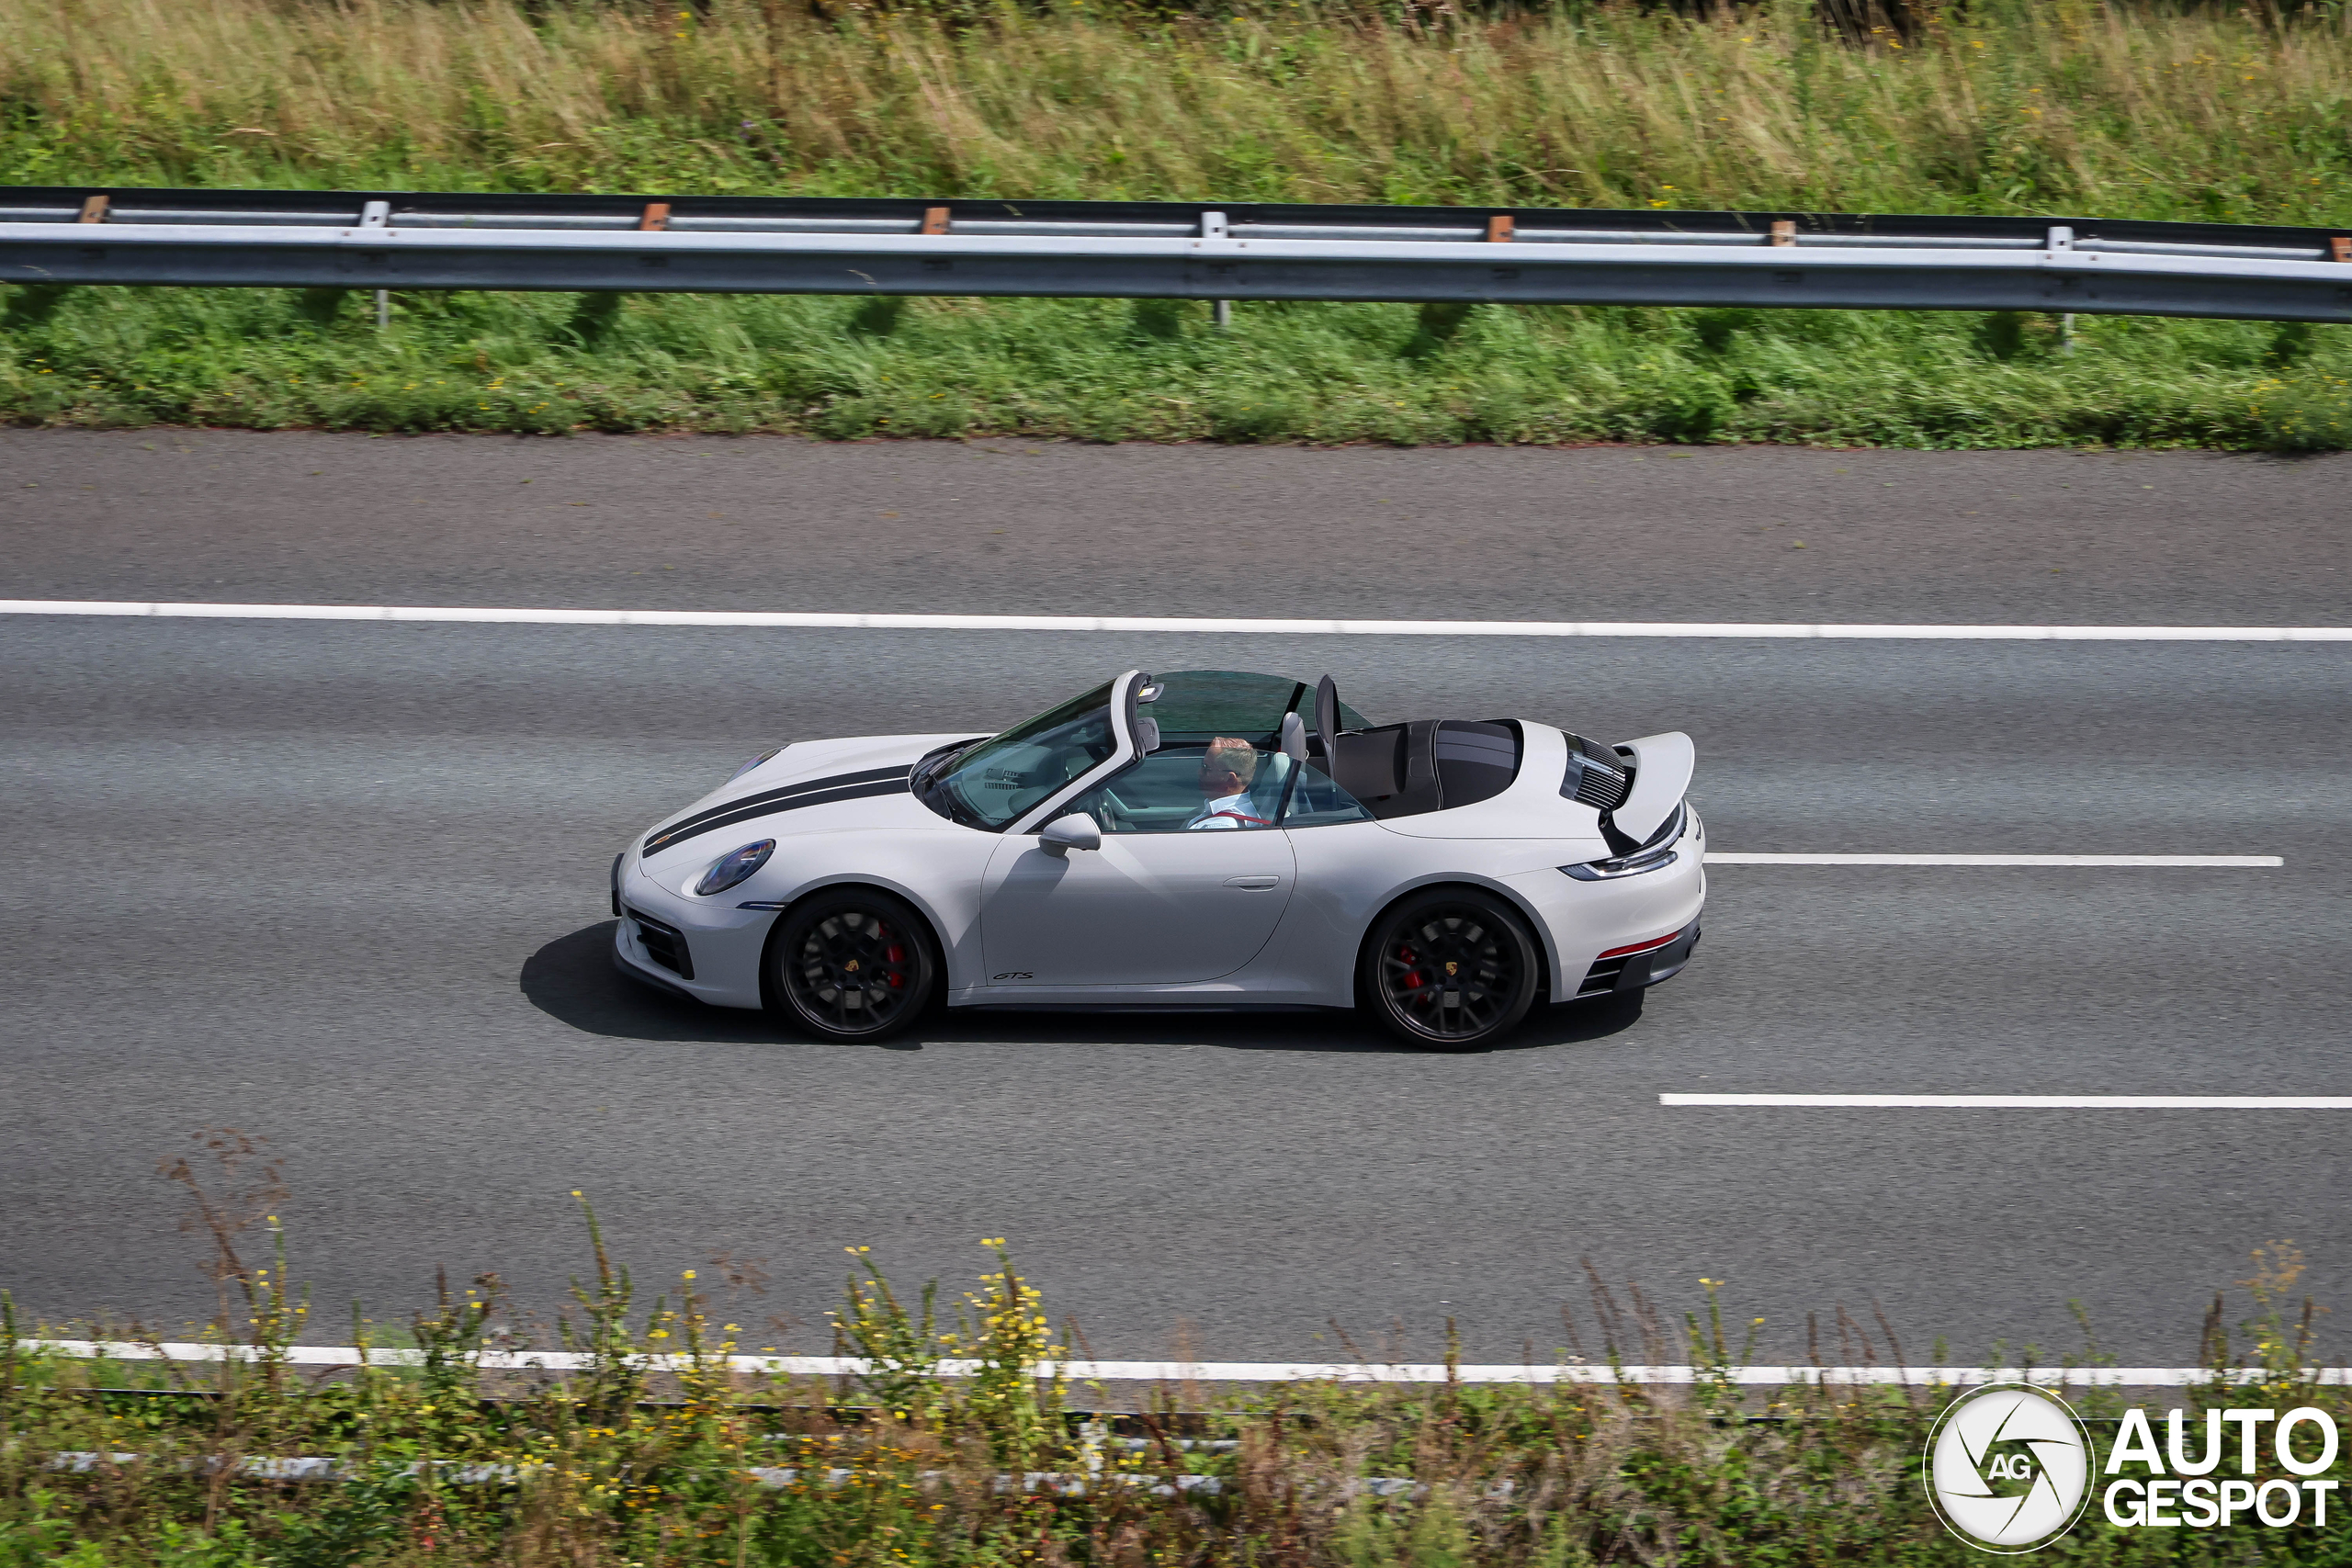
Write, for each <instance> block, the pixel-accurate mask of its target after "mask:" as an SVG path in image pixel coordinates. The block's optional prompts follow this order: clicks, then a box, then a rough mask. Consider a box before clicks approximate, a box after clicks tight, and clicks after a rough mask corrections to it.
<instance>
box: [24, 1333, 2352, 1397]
mask: <svg viewBox="0 0 2352 1568" xmlns="http://www.w3.org/2000/svg"><path fill="white" fill-rule="evenodd" d="M17 1344H18V1345H19V1346H20V1347H21V1348H24V1349H26V1350H31V1351H46V1352H49V1353H51V1354H52V1355H59V1356H71V1357H74V1358H77V1359H94V1358H97V1357H105V1358H107V1359H112V1360H119V1361H153V1360H170V1361H221V1360H228V1359H237V1360H253V1359H256V1358H257V1356H258V1354H259V1352H257V1351H256V1350H254V1348H253V1347H251V1346H248V1345H228V1346H224V1345H206V1344H187V1343H179V1344H173V1343H161V1344H159V1343H153V1342H149V1341H143V1340H142V1341H135V1342H134V1341H128V1340H90V1339H21V1340H18V1341H17ZM365 1356H366V1359H368V1361H369V1362H371V1363H372V1364H374V1365H376V1366H383V1367H401V1366H418V1365H421V1364H422V1363H423V1361H424V1352H423V1351H421V1350H404V1349H389V1348H383V1347H379V1346H371V1347H369V1348H368V1350H367V1351H366V1352H365ZM286 1359H287V1361H288V1363H290V1364H291V1365H294V1366H300V1367H352V1366H357V1365H359V1364H360V1361H361V1359H362V1352H361V1351H360V1350H359V1349H358V1348H356V1347H354V1346H350V1345H297V1346H294V1347H292V1348H290V1349H288V1351H287V1352H286ZM639 1361H640V1362H641V1363H642V1364H643V1365H645V1366H646V1367H648V1368H650V1369H653V1370H676V1369H680V1368H684V1367H689V1366H691V1365H692V1360H691V1359H690V1358H688V1357H685V1356H644V1357H639ZM593 1362H594V1357H591V1356H586V1355H581V1354H577V1353H574V1352H570V1351H560V1350H486V1351H483V1352H481V1354H480V1355H478V1356H476V1357H475V1358H474V1364H475V1365H476V1366H477V1367H479V1368H481V1369H483V1370H484V1371H528V1370H530V1369H532V1368H538V1369H540V1370H543V1371H551V1372H556V1371H582V1370H584V1369H585V1368H587V1367H588V1366H590V1365H591V1364H593ZM727 1362H728V1365H729V1367H730V1368H731V1369H733V1370H734V1371H746V1372H786V1373H791V1374H794V1375H797V1376H801V1377H854V1376H856V1375H858V1374H860V1373H862V1372H865V1371H868V1370H869V1368H868V1365H867V1363H866V1362H865V1361H864V1360H863V1359H859V1358H857V1357H854V1356H729V1357H728V1358H727ZM937 1367H938V1371H939V1373H940V1374H941V1375H942V1376H944V1377H966V1376H969V1375H970V1374H971V1373H972V1372H973V1371H977V1370H978V1367H979V1363H978V1362H977V1361H941V1362H939V1363H937ZM1038 1371H1039V1372H1040V1374H1041V1375H1046V1376H1050V1375H1052V1374H1053V1373H1054V1372H1055V1371H1059V1372H1060V1373H1061V1375H1063V1376H1064V1377H1068V1378H1072V1379H1075V1380H1078V1381H1080V1382H1084V1381H1087V1380H1090V1379H1091V1380H1096V1381H1100V1382H1407V1383H1411V1382H1447V1381H1448V1380H1449V1379H1451V1380H1452V1381H1454V1382H1481V1383H1608V1382H1631V1383H1692V1382H1702V1381H1708V1382H1711V1381H1713V1380H1714V1379H1715V1378H1717V1377H1718V1376H1728V1377H1729V1378H1730V1379H1731V1381H1732V1382H1737V1383H1746V1384H1749V1385H1751V1386H1755V1387H1764V1388H1785V1387H1788V1386H1790V1385H1792V1384H1796V1383H1809V1382H1830V1383H1892V1384H1898V1385H1900V1384H1909V1385H1911V1386H1914V1387H1932V1386H1936V1385H1962V1384H1975V1383H1985V1382H2038V1383H2042V1384H2044V1385H2047V1386H2052V1387H2056V1386H2061V1385H2065V1386H2073V1387H2082V1388H2088V1387H2100V1388H2116V1387H2126V1388H2180V1387H2186V1386H2188V1385H2190V1384H2194V1383H2203V1382H2213V1381H2215V1379H2216V1376H2217V1374H2216V1373H2215V1371H2213V1369H2212V1368H2211V1367H2031V1368H2019V1367H1883V1366H1862V1367H1818V1366H1798V1367H1733V1368H1729V1369H1727V1370H1726V1371H1718V1370H1717V1369H1715V1368H1713V1367H1685V1366H1641V1365H1635V1366H1615V1367H1612V1366H1606V1365H1602V1366H1594V1365H1592V1364H1590V1363H1588V1362H1581V1361H1570V1362H1566V1363H1555V1364H1551V1365H1521V1364H1513V1363H1510V1362H1505V1363H1501V1364H1497V1365H1484V1366H1481V1365H1465V1366H1455V1367H1449V1366H1447V1365H1446V1364H1445V1363H1444V1362H1442V1361H1391V1362H1372V1363H1366V1362H1361V1361H1064V1362H1061V1363H1060V1364H1059V1365H1058V1367H1057V1366H1056V1365H1055V1364H1054V1363H1050V1362H1048V1363H1045V1364H1042V1365H1041V1366H1040V1367H1039V1368H1038ZM2269 1375H2270V1374H2268V1373H2267V1372H2264V1371H2260V1370H2259V1369H2255V1370H2244V1369H2230V1370H2227V1371H2222V1373H2220V1374H2218V1376H2219V1377H2220V1379H2221V1380H2222V1381H2224V1382H2258V1381H2260V1380H2261V1379H2262V1378H2264V1377H2267V1376H2269ZM2304 1376H2305V1377H2306V1378H2308V1379H2310V1380H2312V1381H2314V1382H2322V1383H2327V1384H2331V1385H2336V1386H2342V1385H2344V1384H2346V1383H2352V1368H2343V1367H2324V1368H2307V1369H2305V1371H2304Z"/></svg>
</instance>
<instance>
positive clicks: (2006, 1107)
mask: <svg viewBox="0 0 2352 1568" xmlns="http://www.w3.org/2000/svg"><path fill="white" fill-rule="evenodd" d="M1657 1102H1658V1103H1659V1104H1660V1105H1762V1106H1801V1107H1802V1106H1826V1107H1854V1108H1860V1109H1864V1110H1892V1111H2352V1094H1661V1095H1659V1096H1658V1097H1657Z"/></svg>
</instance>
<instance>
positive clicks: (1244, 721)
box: [1149, 670, 1364, 749]
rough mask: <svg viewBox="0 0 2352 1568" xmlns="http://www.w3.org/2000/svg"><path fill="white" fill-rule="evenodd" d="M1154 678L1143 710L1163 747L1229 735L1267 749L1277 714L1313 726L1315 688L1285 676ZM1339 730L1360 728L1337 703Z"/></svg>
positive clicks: (1236, 673) (1180, 674)
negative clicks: (1155, 685)
mask: <svg viewBox="0 0 2352 1568" xmlns="http://www.w3.org/2000/svg"><path fill="white" fill-rule="evenodd" d="M1158 680H1159V685H1160V693H1159V700H1158V701H1157V702H1155V703H1153V704H1152V705H1151V707H1150V710H1149V711H1150V714H1151V716H1152V717H1153V718H1155V719H1157V720H1158V721H1159V736H1160V739H1161V740H1162V741H1163V742H1165V743H1168V744H1175V743H1178V742H1182V741H1199V742H1202V743H1206V742H1208V741H1210V740H1214V739H1216V738H1217V737H1218V736H1220V735H1235V736H1240V737H1242V738H1244V739H1249V740H1250V741H1252V742H1254V743H1255V744H1257V745H1258V746H1259V747H1260V748H1261V749H1263V748H1270V747H1272V746H1273V745H1274V744H1275V742H1276V741H1277V739H1279V738H1280V736H1281V733H1282V730H1281V726H1282V722H1283V715H1284V714H1286V713H1295V714H1297V715H1298V716H1300V717H1301V718H1303V719H1305V720H1306V722H1307V724H1308V725H1310V726H1312V725H1313V723H1314V722H1315V688H1314V687H1313V686H1310V685H1308V684H1307V683H1306V682H1304V681H1294V680H1292V679H1291V678H1290V677H1289V676H1287V675H1260V674H1256V673H1254V672H1252V671H1246V670H1179V671H1176V672H1175V673H1174V674H1172V675H1161V676H1159V677H1158ZM1340 728H1341V729H1362V728H1364V717H1363V715H1362V714H1360V713H1358V712H1356V710H1355V709H1353V708H1351V707H1350V706H1348V705H1347V704H1345V703H1341V704H1340Z"/></svg>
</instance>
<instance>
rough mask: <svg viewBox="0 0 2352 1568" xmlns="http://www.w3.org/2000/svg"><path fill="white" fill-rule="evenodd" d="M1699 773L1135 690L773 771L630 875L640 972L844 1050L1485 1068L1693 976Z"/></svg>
mask: <svg viewBox="0 0 2352 1568" xmlns="http://www.w3.org/2000/svg"><path fill="white" fill-rule="evenodd" d="M1691 763H1692V753H1691V740H1690V738H1689V737H1688V736H1685V735H1681V734H1667V735H1653V736H1649V737H1647V738H1645V739H1640V740H1633V741H1628V742H1626V743H1625V744H1624V745H1622V746H1604V745H1600V744H1596V743H1595V742H1593V741H1590V740H1587V739H1583V738H1582V737H1580V736H1577V735H1572V734H1569V733H1567V732H1566V731H1564V730H1560V729H1555V728H1552V727H1551V726H1548V725H1543V724H1535V723H1531V722H1528V721H1526V720H1521V719H1479V720H1470V719H1424V720H1421V721H1419V722H1416V723H1408V724H1387V725H1372V724H1368V723H1366V722H1365V721H1364V719H1363V716H1360V715H1359V714H1357V713H1356V712H1354V711H1353V710H1352V709H1351V708H1349V707H1347V706H1345V705H1342V704H1341V703H1340V700H1339V696H1338V694H1337V692H1336V690H1335V689H1334V687H1333V684H1332V682H1331V678H1330V677H1329V676H1328V675H1327V676H1325V677H1324V678H1323V680H1322V682H1320V683H1319V684H1318V685H1317V686H1308V685H1306V683H1305V682H1298V681H1291V680H1286V679H1283V678H1281V677H1278V676H1272V675H1256V674H1247V673H1242V672H1238V671H1224V670H1188V671H1182V672H1179V673H1177V674H1172V675H1150V674H1147V673H1145V672H1144V671H1139V670H1131V671H1127V672H1126V673H1125V674H1124V675H1121V676H1119V677H1118V678H1117V679H1116V680H1114V681H1109V682H1104V683H1103V684H1102V685H1100V686H1097V687H1095V688H1094V689H1093V690H1092V691H1091V692H1087V693H1085V694H1082V695H1080V696H1076V697H1072V698H1071V699H1070V700H1069V701H1068V702H1066V703H1063V704H1061V705H1059V706H1057V707H1055V708H1053V709H1051V710H1049V711H1047V712H1046V713H1043V714H1040V715H1038V716H1036V717H1035V718H1033V719H1031V720H1030V721H1029V722H1027V723H1026V724H1022V725H1017V726H1015V727H1014V728H1011V729H1008V730H1006V731H1004V732H1003V733H1002V734H1001V735H993V736H978V737H974V736H956V735H891V736H868V737H864V738H860V739H845V740H803V741H796V742H793V743H791V744H789V745H786V746H782V747H778V748H776V749H775V750H771V751H767V752H763V753H762V754H761V755H760V756H758V757H756V758H754V759H752V761H749V762H747V763H745V764H744V765H743V767H742V768H741V770H740V771H739V772H738V773H736V775H735V776H734V777H733V778H732V779H730V780H729V781H728V783H727V784H725V785H724V786H722V787H721V788H719V789H718V790H717V791H715V792H713V793H712V794H710V795H706V796H704V797H703V798H702V799H701V800H698V801H696V802H695V804H694V805H692V806H690V807H687V808H686V809H685V810H684V811H683V812H681V813H679V814H678V815H676V816H674V817H672V818H667V819H666V820H664V821H663V822H662V823H661V824H660V825H659V826H657V827H655V828H654V829H652V830H651V831H650V832H649V833H647V834H645V835H644V836H643V837H642V838H641V839H640V840H638V841H636V842H633V843H631V844H630V845H629V846H628V848H627V849H626V850H624V851H622V852H621V853H620V855H619V856H618V857H617V858H616V860H615V861H614V863H613V878H612V884H613V913H614V914H616V915H617V916H619V917H620V919H619V922H618V927H617V934H616V938H615V943H616V957H617V959H618V961H619V963H620V964H621V967H622V968H623V969H624V970H626V971H627V972H628V974H630V975H632V976H636V977H638V978H639V979H642V980H645V981H647V982H649V983H650V984H653V985H655V986H659V987H663V988H665V989H668V990H671V991H675V992H679V993H682V994H684V995H685V996H688V997H692V998H696V999H698V1000H700V1001H704V1002H710V1003H714V1004H717V1005H718V1006H721V1007H736V1008H766V1009H769V1010H772V1011H775V1012H776V1013H778V1014H781V1015H782V1016H783V1017H785V1018H786V1019H788V1020H790V1021H792V1022H793V1023H795V1024H797V1026H798V1027H800V1028H801V1029H802V1030H805V1031H807V1032H809V1033H811V1034H815V1035H818V1036H820V1037H822V1038H826V1039H831V1040H875V1039H879V1038H882V1037H884V1036H886V1035H888V1034H891V1033H893V1032H896V1031H898V1030H900V1029H903V1028H905V1027H906V1026H907V1025H908V1024H909V1023H910V1022H912V1021H914V1020H915V1019H916V1018H917V1017H918V1016H919V1015H921V1014H922V1012H923V1011H924V1010H925V1009H926V1008H927V1007H929V1006H930V1005H931V1004H932V1003H933V1002H934V1001H935V1000H939V999H942V998H944V1001H945V1003H946V1005H948V1006H949V1007H999V1008H1032V1009H1035V1008H1085V1009H1104V1010H1108V1009H1118V1008H1132V1009H1143V1010H1155V1011H1167V1010H1175V1009H1189V1008H1204V1009H1211V1010H1218V1009H1222V1010H1239V1009H1304V1008H1359V1009H1363V1010H1369V1011H1370V1012H1371V1013H1373V1014H1374V1015H1375V1016H1376V1017H1378V1018H1379V1019H1380V1020H1381V1021H1382V1022H1383V1023H1385V1025H1386V1026H1387V1027H1388V1028H1389V1029H1390V1030H1392V1031H1394V1032H1396V1033H1397V1034H1398V1035H1401V1036H1402V1037H1403V1038H1405V1039H1406V1040H1408V1041H1410V1042H1412V1043H1415V1044H1418V1045H1423V1046H1429V1047H1431V1048H1435V1049H1440V1050H1465V1049H1470V1048H1473V1047H1477V1046H1482V1045H1486V1044H1487V1043H1491V1042H1493V1041H1495V1040H1497V1039H1498V1038H1499V1037H1500V1036H1502V1035H1503V1034H1505V1033H1506V1032H1509V1031H1510V1029H1512V1028H1513V1027H1514V1026H1515V1025H1517V1024H1518V1023H1519V1022H1520V1021H1521V1020H1522V1019H1523V1018H1525V1017H1526V1015H1527V1012H1528V1010H1529V1009H1530V1008H1532V1006H1533V1005H1534V1004H1535V1003H1536V1002H1537V1001H1538V1000H1546V1001H1552V1002H1567V1001H1573V1000H1576V999H1577V998H1590V997H1600V996H1608V995H1622V994H1623V993H1626V992H1630V991H1634V990H1636V989H1638V988H1639V987H1644V986H1650V985H1655V984H1657V982H1658V981H1660V980H1663V979H1666V978H1668V976H1672V975H1673V974H1675V973H1676V972H1677V971H1678V970H1679V969H1680V968H1681V967H1682V966H1683V964H1685V963H1687V962H1688V961H1689V960H1690V957H1691V949H1692V948H1693V947H1694V946H1695V945H1696V944H1697V942H1698V940H1699V911H1700V907H1701V905H1702V903H1703V902H1704V901H1705V897H1706V874H1705V870H1704V867H1703V864H1702V858H1703V857H1702V845H1703V841H1704V840H1703V830H1702V828H1701V826H1700V823H1699V818H1698V814H1697V813H1696V812H1694V811H1692V810H1691V808H1690V807H1689V805H1688V804H1687V803H1686V802H1685V801H1684V799H1683V795H1684V792H1685V791H1686V790H1687V789H1688V788H1689V786H1690V782H1691Z"/></svg>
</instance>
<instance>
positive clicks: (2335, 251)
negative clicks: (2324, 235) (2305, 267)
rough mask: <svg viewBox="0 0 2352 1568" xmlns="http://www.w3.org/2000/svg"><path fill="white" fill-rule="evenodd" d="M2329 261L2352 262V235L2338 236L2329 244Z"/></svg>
mask: <svg viewBox="0 0 2352 1568" xmlns="http://www.w3.org/2000/svg"><path fill="white" fill-rule="evenodd" d="M2327 259H2328V260H2330V261H2340V262H2352V234H2338V235H2337V236H2335V238H2334V239H2333V240H2330V241H2329V242H2328V243H2327Z"/></svg>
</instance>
